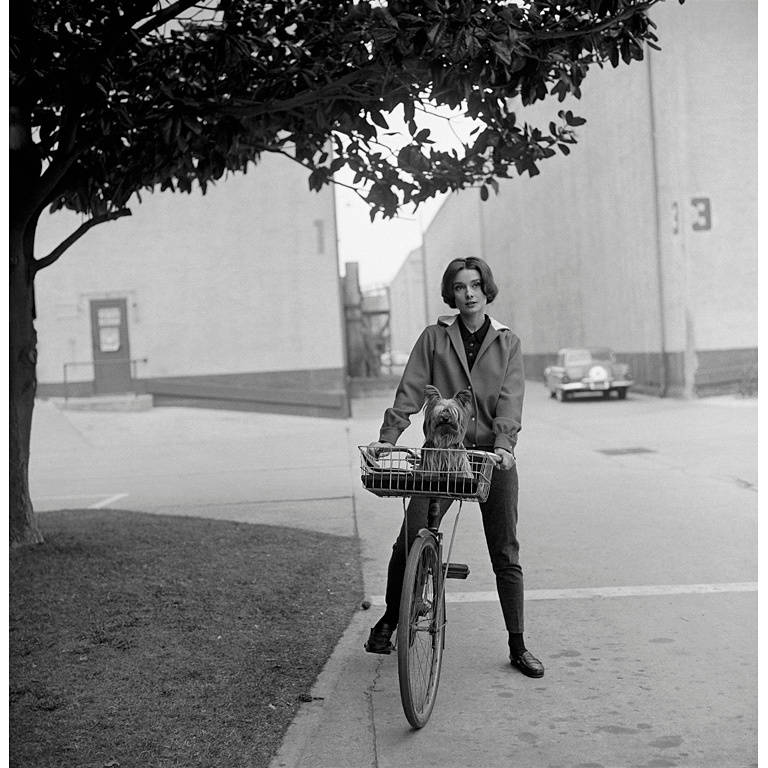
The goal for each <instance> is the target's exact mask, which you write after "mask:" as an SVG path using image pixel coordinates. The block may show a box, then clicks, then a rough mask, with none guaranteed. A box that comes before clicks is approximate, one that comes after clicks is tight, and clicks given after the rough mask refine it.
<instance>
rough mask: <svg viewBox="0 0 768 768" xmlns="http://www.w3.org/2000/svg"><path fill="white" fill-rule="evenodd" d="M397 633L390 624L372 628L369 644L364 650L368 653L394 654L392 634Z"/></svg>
mask: <svg viewBox="0 0 768 768" xmlns="http://www.w3.org/2000/svg"><path fill="white" fill-rule="evenodd" d="M394 631H395V628H394V627H390V626H389V624H381V625H379V626H376V627H371V633H370V634H369V635H368V642H367V643H366V644H365V646H364V648H365V650H366V651H368V653H391V652H392V643H391V642H390V640H391V639H392V633H393V632H394Z"/></svg>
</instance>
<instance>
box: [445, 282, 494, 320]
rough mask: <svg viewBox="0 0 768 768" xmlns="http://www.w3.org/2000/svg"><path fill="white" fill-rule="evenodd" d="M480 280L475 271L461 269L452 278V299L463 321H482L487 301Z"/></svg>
mask: <svg viewBox="0 0 768 768" xmlns="http://www.w3.org/2000/svg"><path fill="white" fill-rule="evenodd" d="M482 284H483V281H482V278H481V277H480V273H479V272H478V271H477V270H476V269H462V270H459V271H458V272H457V273H456V276H455V277H454V278H453V299H454V301H455V302H456V309H458V310H459V314H460V315H461V317H462V318H463V319H464V320H472V321H476V320H482V319H483V317H484V316H485V306H486V304H487V303H488V299H486V298H485V294H484V293H483V289H482Z"/></svg>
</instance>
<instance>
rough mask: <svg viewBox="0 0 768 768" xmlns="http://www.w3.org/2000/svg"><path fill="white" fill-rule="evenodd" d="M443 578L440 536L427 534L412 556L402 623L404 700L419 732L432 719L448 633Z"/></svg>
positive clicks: (400, 646)
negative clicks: (443, 599) (436, 537)
mask: <svg viewBox="0 0 768 768" xmlns="http://www.w3.org/2000/svg"><path fill="white" fill-rule="evenodd" d="M441 579H442V571H441V564H440V555H439V552H438V547H437V543H436V541H435V537H434V536H433V534H431V533H429V532H427V531H422V532H421V533H419V535H418V537H417V538H416V540H415V541H414V542H413V546H412V547H411V551H410V553H409V554H408V562H407V564H406V567H405V577H404V579H403V592H402V597H401V598H400V616H399V621H398V625H397V668H398V675H399V678H400V698H401V699H402V702H403V709H404V710H405V716H406V717H407V718H408V722H409V723H410V724H411V725H412V726H413V727H414V728H421V727H422V726H424V725H426V723H427V721H428V720H429V716H430V715H431V714H432V708H433V707H434V705H435V697H436V696H437V686H438V683H439V681H440V667H441V664H442V661H443V644H444V642H443V640H444V635H445V608H444V606H443V604H442V603H441V600H440V581H441Z"/></svg>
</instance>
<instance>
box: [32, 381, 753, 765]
mask: <svg viewBox="0 0 768 768" xmlns="http://www.w3.org/2000/svg"><path fill="white" fill-rule="evenodd" d="M387 404H388V402H387V399H386V398H374V399H368V400H360V401H356V403H355V404H354V411H353V414H354V415H353V418H352V419H351V420H349V421H330V420H321V419H303V418H298V417H293V418H291V417H278V416H268V415H263V414H242V413H237V414H233V413H225V412H216V411H198V410H194V409H170V408H169V409H154V410H151V411H146V412H139V413H120V414H104V413H92V412H63V411H59V410H58V409H56V408H55V407H54V406H53V405H52V404H50V403H41V404H40V406H39V407H38V410H37V413H36V417H35V425H34V435H33V461H32V466H31V484H32V490H33V498H34V499H35V502H36V505H37V508H38V509H45V508H60V507H62V506H106V507H113V508H118V507H119V508H130V509H143V510H147V511H157V512H162V513H172V514H199V515H206V516H213V517H221V518H226V519H235V520H250V521H253V522H267V523H278V524H287V525H298V526H301V527H308V528H314V529H317V530H325V531H329V532H335V533H343V534H353V533H355V532H357V533H359V535H360V537H361V541H362V550H363V555H364V562H363V570H364V577H365V588H366V592H367V594H368V595H369V596H370V597H371V599H372V600H373V601H374V606H373V608H372V609H371V610H370V611H367V612H366V611H360V612H359V613H358V614H357V616H356V617H355V619H354V620H353V622H352V624H351V625H350V627H349V629H348V631H347V632H346V633H345V635H344V637H343V638H342V640H341V642H340V643H339V646H338V648H337V650H336V652H335V653H334V655H333V657H332V658H331V660H330V661H329V663H328V665H327V667H326V670H325V672H324V673H323V674H322V675H321V677H320V679H319V680H318V683H317V685H316V686H315V690H314V691H313V693H314V695H315V696H317V697H318V698H317V700H315V701H314V702H312V703H310V704H307V705H305V706H304V707H303V709H302V710H301V712H300V714H299V716H298V717H297V719H296V721H295V723H294V724H293V726H292V727H291V729H290V730H289V732H288V734H287V737H286V741H285V743H284V746H283V749H282V751H281V753H280V754H279V755H278V756H277V758H276V759H275V761H273V768H299V766H301V767H302V768H341V767H342V766H353V767H354V768H360V767H361V766H379V767H380V768H386V767H388V766H410V765H419V766H433V765H434V766H437V765H440V766H443V768H452V767H453V766H456V767H457V768H458V767H459V766H461V768H467V767H468V766H477V767H478V768H495V767H496V766H505V768H506V767H507V766H510V765H513V766H521V767H522V768H545V767H546V768H560V767H562V768H565V767H566V766H567V767H568V768H599V766H603V767H604V768H625V767H627V768H628V767H629V766H633V767H634V766H638V767H640V766H642V767H643V768H672V767H673V766H680V767H686V768H708V767H709V766H712V768H737V767H740V766H752V765H756V764H757V748H756V733H757V723H756V708H757V677H756V671H757V624H756V620H757V619H756V607H757V595H756V591H755V588H756V580H757V546H756V529H757V492H756V491H757V456H756V443H757V423H756V422H757V419H756V415H757V409H756V403H755V401H743V400H737V399H733V398H715V399H710V400H707V401H696V402H685V401H679V400H657V399H653V398H647V397H643V396H640V395H635V396H630V398H629V399H627V400H626V401H621V402H620V401H617V400H611V401H603V400H595V401H579V402H570V403H557V402H555V401H553V400H550V399H549V398H548V397H547V393H546V391H545V390H544V388H543V387H541V386H540V385H538V384H536V383H535V382H531V383H530V384H529V392H528V395H527V399H526V410H525V414H524V422H525V424H524V432H523V433H522V435H521V438H520V444H519V449H518V459H519V470H520V476H521V503H520V509H521V520H520V538H521V541H522V559H523V565H524V568H525V573H526V587H527V591H526V597H527V605H526V617H527V625H528V626H527V631H526V638H527V641H528V644H529V647H531V649H532V650H534V651H535V652H536V653H537V654H538V655H540V656H541V658H542V660H543V661H544V662H545V664H546V667H547V673H546V675H545V677H544V678H543V679H541V680H529V679H527V678H525V677H523V676H521V675H520V674H518V673H516V672H514V671H513V670H511V669H510V668H509V667H508V665H507V663H506V657H505V633H504V631H503V624H502V620H501V614H500V610H499V608H498V604H497V602H496V598H495V595H494V582H493V576H492V573H491V571H490V566H489V564H488V562H487V559H488V558H487V553H486V551H485V545H484V542H483V540H482V533H481V528H480V523H479V510H478V508H477V507H476V505H472V504H470V505H465V506H464V508H463V510H462V512H461V522H460V525H459V532H458V534H457V542H456V553H455V556H454V557H453V558H452V559H455V560H458V561H462V562H467V563H469V564H470V566H471V568H472V575H471V576H470V578H469V579H468V580H467V581H466V582H461V581H454V582H451V583H450V590H451V591H450V594H449V606H448V618H449V624H448V637H447V648H446V657H445V664H444V667H443V678H442V682H441V688H440V692H439V698H438V702H437V706H436V708H435V712H434V714H433V717H432V720H431V721H430V723H429V724H428V726H427V727H426V728H425V729H422V730H421V731H419V732H413V731H411V730H410V729H409V727H408V725H407V723H406V721H405V719H404V717H403V714H402V710H401V707H400V702H399V694H398V690H397V671H396V660H395V658H394V656H389V657H375V656H371V655H369V654H365V653H363V652H362V642H363V640H364V638H365V636H366V634H367V630H368V627H369V626H370V624H372V623H373V622H374V621H375V619H376V618H377V617H378V613H379V611H380V606H379V605H378V603H379V602H380V595H381V593H382V591H383V584H384V574H385V568H386V560H387V557H388V553H389V548H390V546H391V541H392V538H393V535H394V532H395V529H396V528H397V525H398V524H399V518H400V514H401V508H400V507H399V502H398V501H397V500H382V499H378V498H376V497H374V496H372V495H370V494H367V493H365V492H364V491H362V489H360V488H359V480H358V479H357V471H356V460H355V455H354V451H355V449H354V446H355V445H356V444H358V443H364V442H368V441H369V440H370V439H373V437H375V435H376V431H377V427H378V422H379V419H380V417H381V413H382V411H383V408H384V407H385V406H386V405H387ZM401 442H402V443H404V444H409V443H410V444H419V443H420V435H419V433H418V423H416V424H415V425H414V426H413V427H412V428H411V429H410V430H408V432H407V433H406V435H405V436H404V438H403V439H402V440H401Z"/></svg>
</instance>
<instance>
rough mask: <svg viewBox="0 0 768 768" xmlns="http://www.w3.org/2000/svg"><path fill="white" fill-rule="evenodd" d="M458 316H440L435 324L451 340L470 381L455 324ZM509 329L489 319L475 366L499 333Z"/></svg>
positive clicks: (457, 328) (461, 342) (459, 334)
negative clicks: (489, 323) (489, 325)
mask: <svg viewBox="0 0 768 768" xmlns="http://www.w3.org/2000/svg"><path fill="white" fill-rule="evenodd" d="M458 317H459V316H458V315H441V316H440V317H438V318H437V324H438V325H442V326H443V327H444V328H446V329H447V331H448V338H449V339H450V340H451V344H452V345H453V349H454V350H455V352H456V354H457V355H458V357H459V361H460V362H461V367H462V368H463V369H464V373H466V375H467V379H468V380H469V381H472V376H471V375H470V372H469V364H468V363H467V356H466V354H465V353H464V342H463V341H462V338H461V330H460V329H459V324H458V323H457V322H456V320H457V318H458ZM508 330H509V328H508V327H507V326H506V325H504V324H503V323H500V322H499V321H498V320H494V318H491V327H490V328H489V329H488V333H486V334H485V338H484V339H483V343H482V344H481V345H480V349H479V350H478V352H477V358H476V359H475V365H477V364H478V363H479V362H480V358H481V357H482V356H483V355H484V354H485V350H486V349H488V347H490V346H491V344H492V343H493V342H494V340H495V339H496V337H497V336H498V335H499V332H500V331H508Z"/></svg>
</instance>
